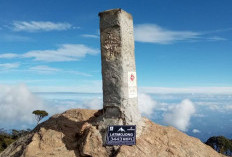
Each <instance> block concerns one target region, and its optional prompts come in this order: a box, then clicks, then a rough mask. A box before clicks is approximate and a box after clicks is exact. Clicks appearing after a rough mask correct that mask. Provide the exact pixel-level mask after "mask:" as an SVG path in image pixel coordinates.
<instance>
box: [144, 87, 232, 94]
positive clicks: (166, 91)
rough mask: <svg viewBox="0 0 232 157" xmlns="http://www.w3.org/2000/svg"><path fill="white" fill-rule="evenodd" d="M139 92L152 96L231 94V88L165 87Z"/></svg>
mask: <svg viewBox="0 0 232 157" xmlns="http://www.w3.org/2000/svg"><path fill="white" fill-rule="evenodd" d="M140 91H141V92H144V93H152V94H170V93H172V94H178V93H179V94H181V93H189V94H202V93H206V94H232V87H189V88H167V87H140Z"/></svg>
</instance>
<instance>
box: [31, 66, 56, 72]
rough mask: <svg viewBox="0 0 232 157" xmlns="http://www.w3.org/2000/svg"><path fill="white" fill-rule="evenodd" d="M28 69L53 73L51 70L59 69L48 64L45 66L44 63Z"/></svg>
mask: <svg viewBox="0 0 232 157" xmlns="http://www.w3.org/2000/svg"><path fill="white" fill-rule="evenodd" d="M29 70H31V71H36V72H39V73H53V72H58V71H60V69H57V68H52V67H49V66H46V65H38V66H34V67H31V68H29Z"/></svg>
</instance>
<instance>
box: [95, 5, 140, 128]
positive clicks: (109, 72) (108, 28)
mask: <svg viewBox="0 0 232 157" xmlns="http://www.w3.org/2000/svg"><path fill="white" fill-rule="evenodd" d="M99 16H100V33H101V58H102V78H103V102H104V104H103V108H104V122H105V123H106V125H107V124H108V125H109V124H110V125H114V124H117V125H130V124H134V125H135V124H137V123H138V122H139V120H140V118H141V115H140V113H139V111H138V100H137V78H136V68H135V55H134V35H133V19H132V16H131V15H130V14H128V13H127V12H125V11H123V10H121V9H113V10H108V11H104V12H101V13H99Z"/></svg>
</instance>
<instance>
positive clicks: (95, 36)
mask: <svg viewBox="0 0 232 157" xmlns="http://www.w3.org/2000/svg"><path fill="white" fill-rule="evenodd" d="M81 36H82V37H85V38H95V39H98V38H99V36H98V35H94V34H82V35H81Z"/></svg>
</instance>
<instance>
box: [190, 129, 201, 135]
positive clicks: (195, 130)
mask: <svg viewBox="0 0 232 157" xmlns="http://www.w3.org/2000/svg"><path fill="white" fill-rule="evenodd" d="M192 132H193V133H194V134H196V133H200V132H201V131H200V130H197V129H193V130H192Z"/></svg>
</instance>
